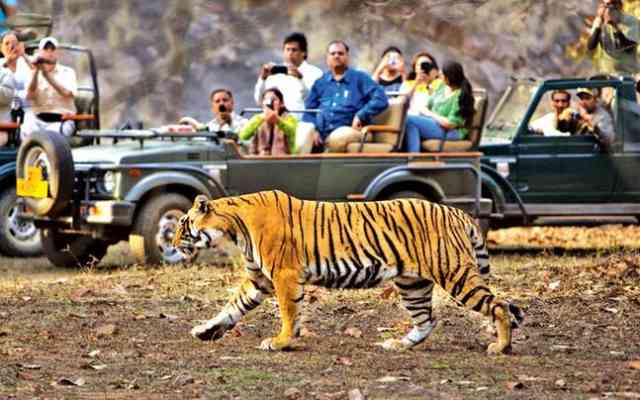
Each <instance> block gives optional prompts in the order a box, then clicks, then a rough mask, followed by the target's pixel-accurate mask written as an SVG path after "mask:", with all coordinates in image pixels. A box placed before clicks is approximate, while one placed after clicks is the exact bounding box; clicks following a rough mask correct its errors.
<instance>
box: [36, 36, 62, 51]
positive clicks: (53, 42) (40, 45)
mask: <svg viewBox="0 0 640 400" xmlns="http://www.w3.org/2000/svg"><path fill="white" fill-rule="evenodd" d="M49 43H51V45H52V46H53V47H55V48H57V47H58V41H57V40H56V38H54V37H52V36H47V37H46V38H42V39H41V40H40V43H38V49H40V50H42V49H44V48H45V47H46V46H47V45H48V44H49Z"/></svg>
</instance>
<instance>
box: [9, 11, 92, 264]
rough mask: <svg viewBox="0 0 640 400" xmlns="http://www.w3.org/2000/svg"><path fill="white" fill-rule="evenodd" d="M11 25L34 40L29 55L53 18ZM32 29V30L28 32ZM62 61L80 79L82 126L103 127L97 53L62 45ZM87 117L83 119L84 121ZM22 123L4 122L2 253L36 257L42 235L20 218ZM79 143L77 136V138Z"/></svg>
mask: <svg viewBox="0 0 640 400" xmlns="http://www.w3.org/2000/svg"><path fill="white" fill-rule="evenodd" d="M9 25H10V27H12V28H15V29H22V30H24V33H27V32H31V33H30V34H29V35H30V37H31V38H32V39H33V40H32V41H31V42H29V43H27V44H26V46H25V47H26V52H27V54H31V53H33V51H34V50H35V49H36V47H37V44H38V39H39V38H41V37H44V36H46V35H48V34H49V33H50V32H51V18H50V17H45V16H40V15H37V14H18V15H16V16H14V17H12V18H11V23H10V24H9ZM27 29H28V31H26V30H27ZM59 50H60V62H61V63H62V64H64V65H68V66H72V67H74V68H75V70H76V73H77V78H78V92H79V94H78V96H77V98H76V106H77V109H78V113H79V115H83V117H82V118H81V117H79V115H76V116H69V117H68V119H77V121H76V123H77V126H78V128H80V129H82V128H88V129H99V128H100V123H99V121H100V115H99V91H98V80H97V72H96V67H95V62H94V59H93V54H92V53H91V51H90V50H88V49H86V48H83V47H79V46H73V45H69V44H62V45H60V49H59ZM80 119H83V121H80ZM19 128H20V127H19V125H18V124H17V123H15V122H13V121H0V130H3V131H5V132H8V133H9V136H10V139H9V142H8V143H7V144H6V145H5V146H3V147H0V253H2V254H4V255H8V256H16V257H18V256H33V255H36V254H40V253H41V252H42V249H41V244H40V235H39V232H38V230H37V229H36V227H35V225H34V224H33V223H32V222H31V221H26V220H24V219H23V218H21V217H20V215H21V212H22V210H21V207H20V206H18V205H17V204H16V191H15V179H16V157H17V153H18V146H19V145H20V130H19ZM75 141H76V144H77V139H76V140H75Z"/></svg>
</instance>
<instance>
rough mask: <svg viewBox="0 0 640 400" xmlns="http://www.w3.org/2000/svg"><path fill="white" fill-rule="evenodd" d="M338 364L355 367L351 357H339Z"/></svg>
mask: <svg viewBox="0 0 640 400" xmlns="http://www.w3.org/2000/svg"><path fill="white" fill-rule="evenodd" d="M336 364H341V365H346V366H351V365H353V361H351V359H350V358H349V357H338V358H336Z"/></svg>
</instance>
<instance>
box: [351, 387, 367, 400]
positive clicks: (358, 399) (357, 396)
mask: <svg viewBox="0 0 640 400" xmlns="http://www.w3.org/2000/svg"><path fill="white" fill-rule="evenodd" d="M349 400H364V395H363V394H362V392H361V391H360V389H352V390H349Z"/></svg>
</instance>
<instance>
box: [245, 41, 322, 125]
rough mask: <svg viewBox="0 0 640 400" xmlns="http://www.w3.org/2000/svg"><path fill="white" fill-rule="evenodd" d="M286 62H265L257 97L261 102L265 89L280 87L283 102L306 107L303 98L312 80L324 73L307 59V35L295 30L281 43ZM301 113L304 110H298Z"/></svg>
mask: <svg viewBox="0 0 640 400" xmlns="http://www.w3.org/2000/svg"><path fill="white" fill-rule="evenodd" d="M282 59H283V64H281V65H276V64H275V63H267V64H264V65H263V66H262V67H261V68H260V73H259V75H258V81H257V82H256V85H255V88H254V92H253V94H254V99H255V101H256V103H257V104H260V99H261V98H262V93H263V92H264V91H265V90H266V89H270V88H273V87H275V88H277V89H278V90H280V92H281V93H282V94H283V95H284V105H285V107H287V109H289V110H292V111H293V112H299V111H303V110H304V99H305V97H306V95H307V93H308V92H309V90H311V87H312V86H313V83H314V82H315V81H316V79H318V78H319V77H320V76H322V71H321V70H320V68H318V67H316V66H314V65H311V64H310V63H308V62H307V38H306V36H305V35H304V34H303V33H300V32H294V33H291V34H290V35H288V36H287V37H285V39H284V42H283V45H282ZM298 115H299V116H301V114H298Z"/></svg>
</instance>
